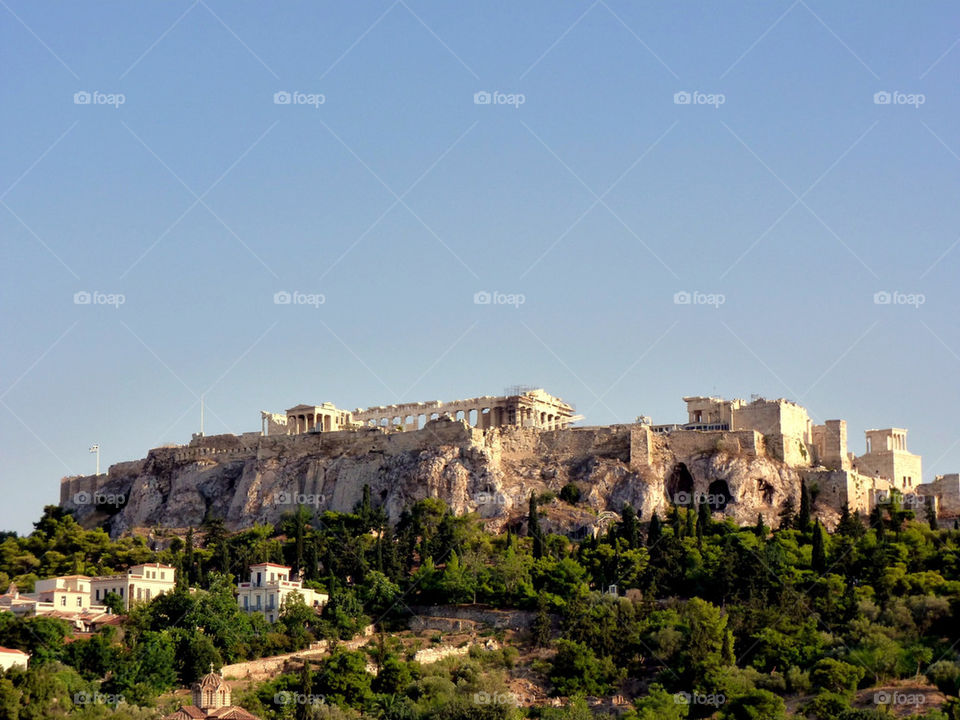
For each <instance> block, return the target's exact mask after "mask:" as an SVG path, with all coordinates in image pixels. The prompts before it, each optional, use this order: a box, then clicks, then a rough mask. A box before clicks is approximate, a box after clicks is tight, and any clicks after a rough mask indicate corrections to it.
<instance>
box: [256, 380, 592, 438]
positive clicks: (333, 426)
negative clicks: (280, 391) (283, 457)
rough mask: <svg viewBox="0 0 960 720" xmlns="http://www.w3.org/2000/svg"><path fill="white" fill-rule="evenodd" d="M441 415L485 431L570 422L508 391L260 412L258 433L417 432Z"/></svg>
mask: <svg viewBox="0 0 960 720" xmlns="http://www.w3.org/2000/svg"><path fill="white" fill-rule="evenodd" d="M444 416H448V417H450V418H453V419H454V420H463V421H464V422H466V423H467V424H468V425H470V426H471V427H476V428H480V429H481V430H489V429H491V428H500V427H508V426H509V427H526V428H541V429H544V430H559V429H561V428H564V427H567V426H568V425H569V424H570V423H571V422H573V421H574V420H576V418H575V417H574V414H573V408H572V407H571V406H570V405H568V404H567V403H565V402H564V401H563V400H561V399H560V398H557V397H554V396H553V395H550V394H548V393H546V392H545V391H544V390H542V389H540V388H519V387H518V388H513V389H512V391H508V394H507V395H498V396H491V395H484V396H483V397H475V398H468V399H466V400H453V401H450V402H441V401H439V400H432V401H430V402H416V403H403V404H400V405H378V406H375V407H369V408H367V409H366V410H362V409H360V408H357V409H356V410H354V411H353V412H349V411H347V410H341V409H339V408H338V407H336V406H335V405H334V404H333V403H329V402H325V403H323V404H322V405H297V406H295V407H292V408H290V409H289V410H287V411H286V413H285V414H281V413H271V412H267V411H266V410H264V411H262V412H261V413H260V417H261V426H262V431H263V434H264V435H297V434H300V433H306V432H336V431H338V430H348V429H350V428H357V427H362V426H365V425H366V426H370V427H383V428H388V429H397V428H399V429H401V430H419V429H420V428H422V427H423V426H424V425H425V424H426V423H427V422H429V421H430V420H437V419H439V418H442V417H444Z"/></svg>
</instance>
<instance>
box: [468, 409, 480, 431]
mask: <svg viewBox="0 0 960 720" xmlns="http://www.w3.org/2000/svg"><path fill="white" fill-rule="evenodd" d="M478 420H479V418H478V417H477V411H476V410H467V425H470V426H471V427H476V426H477V425H478V424H479V423H478Z"/></svg>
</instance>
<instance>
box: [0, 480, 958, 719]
mask: <svg viewBox="0 0 960 720" xmlns="http://www.w3.org/2000/svg"><path fill="white" fill-rule="evenodd" d="M563 494H564V495H565V497H564V498H563V500H562V502H565V503H569V502H576V501H577V499H576V496H575V493H573V491H572V490H568V491H566V492H565V493H563ZM815 500H816V493H815V489H813V492H810V491H808V489H807V488H806V487H804V489H803V493H802V495H801V497H800V498H798V503H797V505H798V506H799V508H800V510H799V511H798V512H797V513H794V512H793V511H792V509H791V508H787V509H786V510H785V512H784V513H783V516H782V518H781V522H780V527H779V528H778V529H776V530H771V529H770V528H768V527H766V526H765V525H764V524H763V521H762V519H760V518H758V520H757V523H756V524H755V525H752V526H749V527H737V526H736V525H735V524H734V523H733V522H732V521H730V520H729V519H728V520H723V521H720V520H716V519H714V517H713V515H712V513H711V512H710V510H709V508H707V507H706V506H705V505H700V506H699V507H673V508H672V509H671V511H670V513H669V516H668V517H666V518H663V519H661V518H659V517H657V516H654V517H653V518H652V519H651V521H650V522H649V523H641V522H640V520H639V518H638V517H637V515H636V513H635V512H634V511H633V509H632V508H630V507H629V506H625V507H624V508H623V511H622V513H621V517H620V521H619V522H617V523H614V524H613V525H612V526H610V528H609V529H608V530H607V531H606V532H605V533H604V534H603V535H601V536H599V537H596V538H593V537H591V538H587V539H585V540H582V541H579V542H573V541H570V540H569V539H567V538H565V537H561V536H557V535H550V534H546V533H545V532H544V531H543V530H542V527H543V524H542V523H541V518H540V514H541V510H542V508H541V504H542V503H543V502H544V498H536V497H531V498H530V504H529V517H528V518H527V523H526V532H525V533H524V536H523V537H520V536H518V535H516V534H513V533H512V532H507V533H505V534H502V535H498V536H494V535H490V534H488V533H486V532H484V530H483V529H482V525H481V524H480V522H479V521H478V520H477V519H476V518H474V517H472V516H466V517H457V516H455V515H453V514H452V513H451V512H450V511H449V510H448V508H447V507H446V506H445V505H444V503H443V502H441V501H439V500H436V499H428V500H423V501H420V502H418V503H417V504H416V505H414V506H413V507H411V508H410V509H409V511H407V512H404V513H403V515H402V517H401V518H400V519H399V521H398V522H397V523H396V524H391V523H388V522H387V521H386V518H385V517H384V516H383V514H382V513H381V512H380V511H379V510H378V509H376V508H375V507H374V506H373V504H372V503H371V500H370V497H369V492H365V493H364V499H363V501H362V502H361V503H360V504H359V505H358V507H357V508H356V510H355V512H353V513H347V514H343V513H329V512H328V513H323V514H320V515H314V514H313V513H311V512H309V511H308V510H306V509H305V508H300V509H299V510H298V511H297V512H295V513H293V514H291V515H290V516H289V517H287V518H286V519H285V520H284V521H283V522H282V523H281V525H280V526H279V527H278V528H276V529H275V528H273V527H270V526H261V527H255V528H252V529H250V530H246V531H243V532H240V533H234V534H231V533H228V532H226V531H225V529H224V528H223V524H222V522H220V521H218V520H216V519H210V520H208V521H207V522H206V523H204V526H203V527H202V528H198V530H197V532H196V534H194V533H193V532H191V533H190V534H189V535H188V537H187V538H185V539H179V538H174V539H173V541H172V542H170V543H168V547H167V549H164V550H162V551H159V552H155V551H153V550H151V549H150V548H149V547H148V546H147V544H146V543H145V542H143V541H141V540H134V539H123V540H120V541H115V542H114V541H111V540H109V538H107V537H106V536H105V535H104V534H103V533H102V531H100V530H91V531H86V530H83V529H81V528H79V527H78V526H77V525H76V523H75V522H74V521H73V519H72V518H71V517H70V516H69V515H63V514H62V513H60V512H59V511H58V510H56V509H53V508H48V509H47V511H46V512H45V514H44V517H43V518H42V519H41V520H40V521H39V522H38V523H37V524H36V530H35V532H34V533H32V534H31V536H30V537H27V538H16V537H12V536H11V537H7V538H6V539H5V540H4V542H3V543H2V544H0V579H7V580H9V579H13V580H15V581H16V582H17V583H18V584H22V586H23V587H28V586H29V584H30V583H31V582H32V580H33V579H35V577H37V576H39V575H44V574H56V573H64V572H87V573H91V574H95V573H98V572H109V571H112V570H114V569H119V568H122V567H125V566H127V565H129V564H133V563H134V562H143V561H152V560H160V561H163V562H168V563H170V564H173V565H175V566H176V567H177V568H179V569H180V576H181V578H182V580H183V582H182V583H181V586H180V587H179V588H178V589H177V591H176V592H173V593H169V594H167V595H163V596H160V597H159V598H156V599H155V600H154V601H153V602H151V603H149V604H144V605H140V606H137V607H136V608H135V609H134V610H133V611H132V612H131V613H130V615H129V617H128V618H127V619H126V621H125V622H124V624H123V626H122V628H120V629H119V630H117V629H107V630H105V631H102V632H100V633H98V634H96V635H94V636H92V637H89V638H82V639H73V641H72V642H66V643H65V642H64V637H65V636H68V635H69V631H68V629H67V628H66V627H65V626H64V625H63V624H62V623H60V622H58V621H55V620H51V619H48V618H34V619H28V620H15V619H14V618H13V617H12V616H11V615H8V614H2V613H0V644H2V645H5V646H8V647H19V648H24V649H26V650H28V651H30V652H32V653H34V658H33V663H32V666H31V670H30V671H28V672H26V673H23V672H17V671H13V672H11V673H10V674H8V677H7V678H6V679H4V680H2V682H0V703H2V704H4V705H10V704H11V703H12V704H14V705H15V704H17V703H22V698H23V697H25V695H24V693H27V692H28V690H29V689H30V687H32V685H31V683H36V682H41V681H42V682H51V683H52V682H54V681H53V680H51V679H50V678H51V677H53V676H56V677H57V678H60V679H58V680H56V683H59V685H58V687H59V686H63V687H71V688H72V687H74V686H76V687H84V688H92V689H93V691H95V692H100V693H104V694H106V695H108V696H120V695H122V696H123V697H124V698H125V699H126V700H127V702H128V703H135V704H145V705H149V704H150V703H152V702H153V700H154V698H155V697H156V695H157V694H158V693H162V692H165V691H167V690H169V689H171V688H173V687H177V686H182V685H185V684H188V683H189V682H191V681H192V680H193V679H195V678H196V677H198V675H200V674H202V673H203V672H205V671H206V670H207V669H208V668H209V666H210V665H211V664H212V665H214V666H220V665H222V664H224V663H231V662H236V661H238V660H243V659H248V658H254V657H259V656H263V655H271V654H278V653H281V652H286V651H290V650H297V649H301V648H304V647H306V646H307V645H308V644H309V643H310V642H312V641H314V640H316V639H320V638H331V639H348V638H350V637H352V636H354V635H355V634H356V633H357V632H358V631H359V630H360V629H361V628H363V627H365V626H366V625H367V624H369V623H371V622H373V623H374V624H375V625H376V626H377V627H378V628H379V629H380V630H381V633H383V632H389V630H390V629H398V628H401V627H404V626H405V623H406V620H407V618H408V616H409V614H410V612H411V611H410V608H411V607H416V606H417V605H430V604H446V603H486V604H490V605H494V606H499V607H505V608H521V609H526V610H530V611H533V615H534V617H535V620H534V622H533V624H532V626H531V628H530V630H529V632H528V633H527V634H526V635H525V636H524V637H523V643H522V647H523V649H524V651H525V652H529V653H532V655H531V657H533V658H539V659H534V660H533V665H532V670H533V671H535V672H536V673H538V674H539V675H540V677H542V678H543V679H544V680H546V681H547V682H548V685H549V686H550V687H551V688H552V691H553V692H554V694H556V695H561V696H567V697H588V696H611V695H613V694H616V693H627V694H630V695H634V694H635V695H636V696H637V697H638V699H637V700H636V701H635V702H634V703H633V705H632V706H630V707H629V708H625V709H624V711H625V712H626V716H627V718H628V719H629V720H632V719H633V718H637V719H640V720H646V719H647V718H701V717H717V718H720V719H721V720H724V719H725V720H735V719H739V718H756V719H758V720H776V719H777V718H785V717H792V716H796V717H811V718H819V719H820V720H857V719H859V718H881V717H888V716H889V711H890V709H891V708H890V707H889V705H888V703H890V702H892V703H894V704H898V703H899V704H901V705H904V704H909V703H913V706H912V707H906V708H904V707H899V708H895V709H896V710H897V711H898V715H900V716H905V715H911V714H912V716H914V717H923V718H927V719H928V720H958V719H960V702H958V700H957V694H958V684H960V663H958V655H957V651H956V646H957V645H958V644H960V625H958V623H957V622H956V617H957V610H958V607H960V531H957V530H955V529H941V528H939V527H938V523H937V521H936V518H935V517H924V518H914V517H913V513H911V512H909V511H906V510H904V509H903V508H902V507H900V505H899V503H898V498H896V497H894V498H892V500H891V502H890V504H888V505H886V506H883V507H880V508H878V509H877V510H876V511H875V512H874V513H872V514H871V517H870V518H869V519H868V520H867V521H866V522H865V521H864V520H863V519H861V518H860V517H858V516H856V515H851V514H850V513H849V512H847V511H844V512H843V514H842V516H841V518H840V521H839V524H838V526H837V527H836V529H835V531H834V532H833V533H828V532H827V531H826V530H825V528H824V527H823V525H822V524H821V523H820V521H819V520H818V519H817V506H816V502H815ZM552 502H561V501H560V500H556V501H552ZM51 556H52V557H51ZM264 560H269V561H283V562H286V563H287V564H289V565H291V566H293V567H294V568H299V569H300V570H301V573H302V575H303V577H304V578H305V579H306V581H307V583H308V585H309V586H312V587H316V588H322V589H324V590H326V591H328V592H329V593H330V602H329V603H328V604H327V605H326V607H325V608H324V611H323V614H322V615H321V616H317V615H316V614H315V613H314V612H313V611H312V610H311V609H310V608H307V607H306V606H304V605H303V604H302V601H301V602H298V601H297V598H296V597H294V599H293V601H291V602H289V603H288V604H287V605H286V606H285V607H284V608H283V611H282V613H281V617H280V619H279V621H278V622H277V623H275V624H273V625H270V624H268V623H266V622H265V621H264V620H263V618H262V617H260V616H258V615H247V614H245V613H243V612H241V611H240V610H239V609H238V607H237V604H236V600H235V598H234V594H233V587H234V585H235V582H236V580H237V578H238V577H242V576H244V575H245V574H246V572H247V569H248V567H249V565H250V563H252V562H258V561H264ZM4 575H5V576H6V577H5V578H3V576H4ZM188 584H189V585H190V586H193V587H194V588H196V590H195V591H190V590H188V587H187V586H188ZM67 639H68V640H70V639H71V638H69V637H68V638H67ZM516 662H517V659H516V651H515V650H513V649H512V648H506V649H504V650H498V651H492V652H486V653H484V652H476V651H472V652H471V655H470V656H469V657H461V658H459V659H456V660H454V659H450V660H447V661H443V662H440V663H435V664H432V665H429V666H422V667H421V666H420V665H418V664H417V663H414V662H412V659H411V657H410V656H409V655H408V654H407V653H406V652H405V651H404V650H403V648H401V647H400V646H399V645H398V644H396V643H395V642H391V640H390V638H389V636H388V635H384V634H381V635H380V637H379V638H377V639H376V640H374V641H372V642H371V643H369V645H368V646H367V649H366V650H365V651H364V650H361V651H348V650H343V649H337V650H335V651H334V652H333V653H332V654H331V655H330V656H328V657H326V658H325V659H323V660H322V661H319V662H318V663H316V664H315V665H309V664H308V665H306V666H305V667H304V669H303V671H302V672H301V673H299V674H295V675H283V676H280V677H278V678H277V679H275V680H273V681H271V682H270V683H266V684H264V685H263V686H261V687H256V688H253V689H252V690H250V691H249V692H248V693H247V694H246V695H245V696H244V698H243V703H244V705H245V706H247V707H249V708H250V709H251V710H253V711H254V712H256V713H258V714H260V715H262V716H263V717H265V718H270V719H273V718H309V717H339V716H343V717H357V716H359V713H363V714H364V715H365V716H371V717H382V718H458V717H477V718H484V717H490V718H509V717H514V716H516V715H517V713H520V712H521V711H520V710H517V709H516V708H514V707H513V704H512V702H511V701H510V700H511V698H512V696H511V695H510V693H509V692H508V689H507V688H508V685H507V684H506V681H507V676H506V674H505V673H506V670H508V669H509V668H510V667H512V666H513V665H514V664H515V663H516ZM368 664H373V665H374V666H375V671H374V672H370V668H369V667H368ZM44 678H45V679H44ZM84 683H86V685H84ZM907 684H911V685H912V686H916V687H920V688H921V690H922V691H923V693H921V694H919V695H918V694H917V693H916V692H914V693H907V692H900V693H898V692H897V690H896V688H898V687H901V688H902V687H906V685H907ZM933 686H935V687H936V688H938V690H939V691H940V692H942V693H943V694H944V695H945V696H946V697H947V700H946V702H945V703H942V704H941V703H940V702H939V699H942V698H939V696H937V698H938V702H937V703H934V702H933V698H934V693H933V690H932V687H933ZM870 688H881V689H882V690H878V691H877V692H876V693H874V692H868V693H865V692H864V691H865V690H867V689H870ZM891 688H892V689H891ZM284 693H286V695H285V694H284ZM924 693H925V694H924ZM283 697H295V698H310V697H313V698H321V697H322V699H323V702H322V704H321V703H320V702H319V701H318V702H314V703H306V702H289V703H285V702H281V701H278V700H277V698H283ZM928 698H930V699H929V701H928ZM935 704H936V705H937V706H939V707H934V705H935ZM97 707H98V708H99V707H100V706H97ZM788 708H789V710H788ZM81 711H82V712H87V713H89V712H94V711H95V710H94V709H92V708H91V707H87V706H83V707H80V708H78V709H77V712H81ZM522 712H526V713H527V714H530V713H532V714H533V715H536V716H541V717H544V718H548V719H549V718H577V717H592V716H595V715H596V712H595V711H592V710H591V709H589V707H588V705H587V704H586V703H585V702H584V701H582V700H581V701H570V702H569V703H567V704H566V707H564V708H561V709H550V708H540V709H535V710H526V711H522ZM0 714H2V713H0ZM13 717H16V716H13ZM20 717H24V718H26V717H34V716H33V715H29V714H27V715H20ZM91 717H93V716H91Z"/></svg>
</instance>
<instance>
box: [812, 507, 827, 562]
mask: <svg viewBox="0 0 960 720" xmlns="http://www.w3.org/2000/svg"><path fill="white" fill-rule="evenodd" d="M812 557H813V560H812V563H811V564H812V566H813V570H814V572H818V573H820V574H823V573H825V572H826V571H827V551H826V548H825V547H824V542H823V528H822V527H821V526H820V520H819V518H818V519H817V524H816V525H814V526H813V553H812Z"/></svg>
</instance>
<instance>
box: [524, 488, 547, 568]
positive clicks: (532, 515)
mask: <svg viewBox="0 0 960 720" xmlns="http://www.w3.org/2000/svg"><path fill="white" fill-rule="evenodd" d="M527 535H529V536H530V537H532V538H533V557H534V558H536V559H540V558H542V557H543V534H542V532H541V530H540V515H539V514H538V513H537V496H536V495H534V494H533V493H530V509H529V512H528V513H527Z"/></svg>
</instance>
